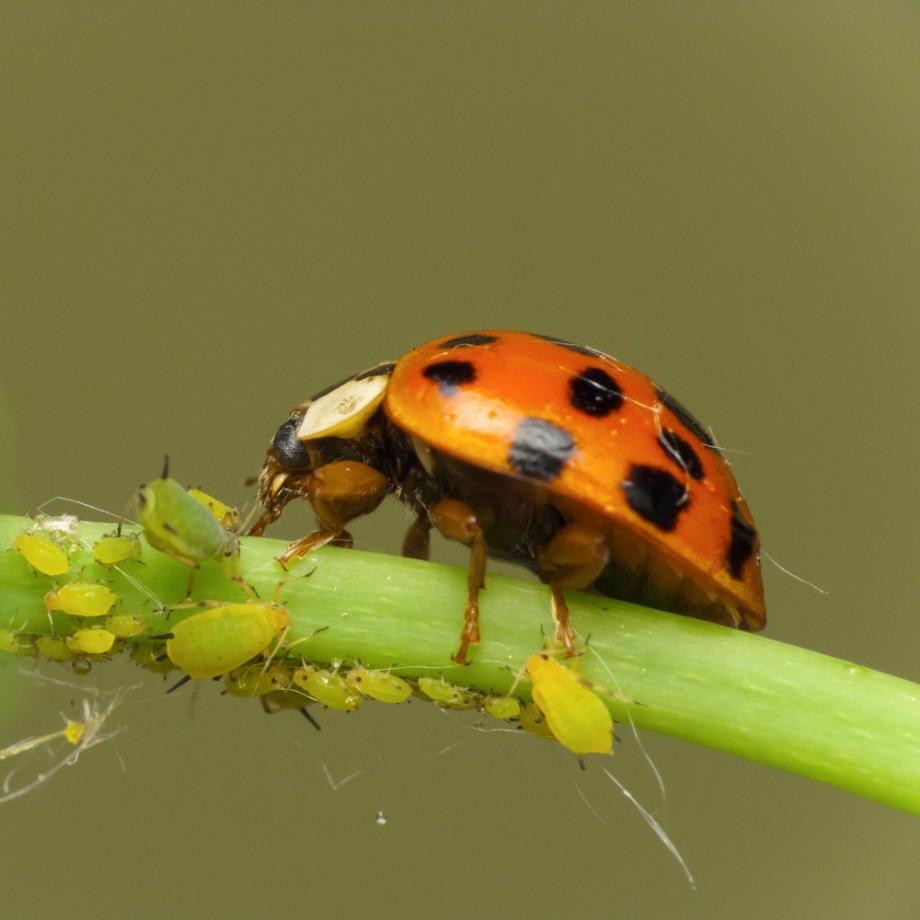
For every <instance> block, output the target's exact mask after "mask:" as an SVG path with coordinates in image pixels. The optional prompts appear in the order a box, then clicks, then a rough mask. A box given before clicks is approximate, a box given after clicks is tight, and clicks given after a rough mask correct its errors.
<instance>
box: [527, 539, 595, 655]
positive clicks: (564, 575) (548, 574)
mask: <svg viewBox="0 0 920 920" xmlns="http://www.w3.org/2000/svg"><path fill="white" fill-rule="evenodd" d="M609 558H610V550H609V549H608V547H607V539H606V537H605V536H604V534H603V533H602V532H601V531H600V530H596V529H595V528H593V527H589V526H586V525H584V524H566V525H565V527H563V528H562V529H561V530H559V531H557V532H556V534H555V536H554V537H553V538H552V539H551V540H550V541H549V542H548V543H544V544H543V546H541V547H540V548H539V549H538V550H537V564H538V565H539V567H540V578H541V579H542V580H543V581H544V582H546V584H548V585H549V588H550V591H552V595H553V602H552V603H553V607H552V612H553V622H554V623H555V624H556V641H557V642H560V643H561V644H562V645H563V646H564V647H565V650H566V655H567V656H571V655H572V654H574V652H575V630H574V629H573V628H572V623H571V620H570V619H569V608H568V605H567V604H566V602H565V596H564V592H566V591H571V590H577V589H578V588H587V587H588V585H590V584H591V583H592V582H593V581H594V580H595V579H596V578H597V577H598V575H600V574H601V572H603V570H604V567H605V566H606V565H607V561H608V559H609Z"/></svg>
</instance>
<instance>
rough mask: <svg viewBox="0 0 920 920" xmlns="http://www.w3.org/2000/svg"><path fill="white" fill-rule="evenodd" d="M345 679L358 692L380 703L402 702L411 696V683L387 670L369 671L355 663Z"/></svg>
mask: <svg viewBox="0 0 920 920" xmlns="http://www.w3.org/2000/svg"><path fill="white" fill-rule="evenodd" d="M345 680H346V681H347V682H348V683H349V685H350V686H352V687H354V688H355V690H357V691H358V692H359V693H361V694H363V695H364V696H369V697H371V699H375V700H377V701H378V702H380V703H402V702H404V701H405V700H407V699H409V697H410V696H412V685H411V684H409V683H407V682H406V681H404V680H403V679H402V678H401V677H397V676H396V675H395V674H390V673H389V672H388V671H369V670H368V669H367V668H365V667H362V666H361V665H355V667H353V668H351V670H349V672H348V674H346V675H345Z"/></svg>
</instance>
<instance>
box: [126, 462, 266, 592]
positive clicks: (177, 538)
mask: <svg viewBox="0 0 920 920" xmlns="http://www.w3.org/2000/svg"><path fill="white" fill-rule="evenodd" d="M137 517H138V521H139V523H140V525H141V526H142V527H143V528H144V536H145V537H146V538H147V542H148V543H149V544H150V545H151V546H152V547H153V548H154V549H158V550H159V551H160V552H161V553H165V554H166V555H167V556H171V557H172V558H173V559H175V560H176V561H177V562H181V563H182V564H183V565H188V566H191V567H192V572H191V574H190V576H189V584H188V589H187V593H188V594H191V590H192V585H193V584H194V576H195V571H196V570H197V569H198V567H199V566H200V565H201V563H202V562H207V561H208V560H211V559H213V560H231V561H234V562H235V566H234V569H233V573H232V576H231V577H234V578H235V580H237V581H239V582H240V583H241V584H242V585H243V587H244V590H245V591H246V593H247V594H250V593H251V591H252V589H251V588H249V586H248V585H246V583H245V582H243V580H242V578H241V577H240V573H239V552H240V544H239V537H238V536H237V534H236V533H234V532H233V531H231V530H227V528H226V527H223V526H222V525H221V523H220V522H219V521H218V520H217V519H216V518H215V516H214V514H212V512H211V510H210V509H209V508H208V507H207V506H206V505H205V504H203V503H202V502H201V501H200V500H199V499H197V498H196V497H195V496H193V495H191V494H190V493H189V491H188V490H187V489H185V488H183V487H182V486H181V485H179V483H178V482H176V481H175V479H170V478H169V458H168V457H167V458H166V462H165V463H164V464H163V474H162V476H161V477H160V478H159V479H155V480H154V481H153V482H150V483H147V484H146V485H142V486H141V487H140V489H139V490H138V493H137Z"/></svg>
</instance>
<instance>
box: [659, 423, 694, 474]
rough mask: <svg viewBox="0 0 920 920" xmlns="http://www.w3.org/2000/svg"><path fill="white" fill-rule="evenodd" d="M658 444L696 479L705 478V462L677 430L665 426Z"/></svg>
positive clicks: (671, 458) (670, 458)
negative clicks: (703, 462)
mask: <svg viewBox="0 0 920 920" xmlns="http://www.w3.org/2000/svg"><path fill="white" fill-rule="evenodd" d="M658 444H659V446H660V447H661V449H662V450H663V451H664V452H665V453H666V454H667V456H668V459H669V460H673V461H674V462H675V463H676V464H677V465H678V466H679V467H680V468H681V469H682V470H686V471H687V472H688V473H689V474H690V475H691V476H692V477H693V478H694V479H696V480H700V479H702V478H703V464H702V461H701V460H700V458H699V456H698V455H697V452H696V451H695V450H694V449H693V448H692V447H691V446H690V444H689V442H687V441H685V440H684V439H683V438H682V437H681V436H680V435H679V434H678V433H677V432H676V431H671V429H670V428H665V430H664V431H662V432H661V434H660V435H658Z"/></svg>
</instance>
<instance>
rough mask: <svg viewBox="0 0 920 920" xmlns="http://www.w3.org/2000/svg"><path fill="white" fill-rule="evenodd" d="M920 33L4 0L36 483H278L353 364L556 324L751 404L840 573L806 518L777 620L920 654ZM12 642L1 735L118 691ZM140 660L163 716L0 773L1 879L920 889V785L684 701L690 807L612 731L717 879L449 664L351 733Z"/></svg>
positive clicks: (106, 672) (308, 890) (792, 6)
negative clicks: (441, 676) (726, 751)
mask: <svg viewBox="0 0 920 920" xmlns="http://www.w3.org/2000/svg"><path fill="white" fill-rule="evenodd" d="M918 48H920V11H918V8H917V6H916V5H915V4H912V3H879V2H875V3H870V2H866V3H837V4H825V3H786V4H784V3H780V4H766V3H750V4H740V3H739V4H735V3H727V2H698V3H676V2H667V3H664V2H662V3H654V2H646V3H636V2H613V0H611V2H605V3H595V2H572V3H561V2H560V3H545V2H527V3H523V2H488V3H484V2H467V3H443V2H412V3H410V2H406V3H391V2H383V3H342V2H306V0H301V2H258V3H257V2H250V3H232V4H231V3H224V4H221V3H172V2H148V3H136V2H127V3H126V2H117V3H116V2H109V3H103V2H85V3H80V4H74V3H69V2H57V3H41V2H36V0H30V2H22V3H15V2H10V0H0V112H2V128H0V131H2V143H0V202H2V203H0V235H2V239H0V258H2V270H0V311H2V326H0V337H2V348H0V362H2V364H0V384H2V388H3V389H5V391H6V399H7V402H8V403H9V408H10V414H11V417H12V419H13V422H14V427H15V447H14V458H13V459H14V465H15V477H14V481H13V482H12V483H8V484H7V486H8V492H9V493H11V494H12V496H13V497H12V498H8V499H7V500H8V501H9V502H11V504H9V505H8V507H7V510H10V511H19V512H25V511H27V510H29V509H32V508H34V507H35V506H36V505H37V504H38V503H39V502H41V501H43V500H44V499H47V498H49V497H51V496H54V495H59V494H63V495H67V496H74V497H78V498H81V499H83V500H85V501H88V502H92V503H93V504H96V505H100V506H102V507H105V508H109V509H112V510H119V509H121V508H123V507H124V505H125V503H126V501H127V500H128V499H129V498H130V496H131V494H132V492H133V490H134V488H135V487H136V485H137V484H138V483H139V482H141V481H143V480H144V479H146V478H149V477H151V476H153V475H155V474H156V472H157V470H158V468H159V465H160V458H161V456H162V454H163V453H164V452H167V451H168V452H169V453H170V454H171V455H172V458H173V466H174V472H175V475H176V476H177V477H178V478H179V479H181V480H183V481H185V482H189V483H195V484H197V483H200V484H203V485H205V486H206V487H207V488H208V489H209V490H211V491H213V492H215V493H216V494H218V495H220V496H222V497H225V498H227V499H231V500H234V501H239V502H243V501H245V500H246V498H247V497H248V496H249V495H250V492H248V491H247V490H246V489H245V488H244V486H243V485H242V483H243V480H244V478H245V477H246V476H247V475H250V474H253V473H255V472H256V471H257V469H258V467H259V464H260V461H261V457H262V454H263V451H264V449H265V446H266V444H267V441H268V439H269V437H270V436H271V434H272V432H273V430H274V428H275V427H276V426H277V424H278V423H279V422H280V421H282V420H283V418H284V417H285V414H286V412H287V410H288V409H289V408H290V406H291V405H292V404H294V403H296V402H299V401H300V400H302V399H303V398H304V397H305V396H307V395H308V394H310V393H311V392H312V391H314V390H317V389H319V388H320V387H322V386H324V385H326V384H327V383H330V382H332V381H334V380H337V379H339V378H341V377H343V376H345V375H347V374H349V373H351V372H352V371H355V370H359V369H362V368H364V367H366V366H369V365H371V364H372V363H374V362H376V361H378V360H380V359H385V358H390V357H394V356H398V355H399V354H400V353H401V352H402V351H405V350H406V349H407V348H409V347H410V346H412V345H415V344H419V343H421V342H422V341H425V340H426V339H428V338H431V337H434V336H444V335H447V334H450V333H456V332H462V331H465V330H470V329H476V328H488V327H498V328H525V329H533V330H537V331H542V332H545V333H549V334H553V335H559V336H563V337H566V338H569V339H573V340H575V341H584V342H587V343H590V344H592V345H594V346H597V347H599V348H602V349H604V350H606V351H609V352H611V353H613V354H615V355H617V356H618V357H620V358H622V359H623V360H625V361H627V362H629V363H632V364H634V365H636V366H637V367H639V368H641V369H643V370H644V371H646V372H647V373H649V374H651V375H652V376H654V377H655V378H656V379H657V380H659V381H660V382H662V383H663V384H664V385H665V386H667V387H668V388H669V389H670V390H672V391H673V392H674V393H676V394H677V395H678V397H679V398H680V399H681V400H682V401H684V402H685V403H687V404H688V405H689V406H690V407H691V409H692V410H693V411H694V412H695V413H696V414H698V415H700V416H701V417H702V418H703V420H704V421H705V422H706V423H707V424H708V425H710V426H712V427H713V429H714V431H715V433H716V435H717V437H718V439H719V441H720V442H721V443H722V444H723V445H725V446H726V447H727V448H729V449H730V451H731V452H730V454H729V456H730V457H731V458H732V462H733V464H734V467H735V470H736V473H737V477H738V479H739V481H740V483H741V485H742V488H743V489H744V491H745V494H746V496H747V498H748V500H749V502H750V505H751V507H752V509H753V511H754V513H755V516H756V518H757V521H758V524H759V527H760V529H761V533H762V537H763V543H764V547H765V549H766V551H767V552H768V553H770V554H771V555H772V556H774V557H776V559H777V560H779V561H780V562H781V563H782V564H783V565H785V566H787V567H788V568H790V569H792V570H793V571H795V572H796V573H798V574H800V575H802V576H803V577H804V578H807V579H808V580H810V581H813V582H815V583H817V584H818V585H820V586H822V587H823V588H825V589H826V590H827V591H828V592H829V593H828V594H826V595H821V594H818V593H816V592H815V591H813V590H811V589H810V588H808V587H805V586H803V585H802V584H800V583H799V582H797V581H795V580H794V579H793V578H792V577H789V576H787V575H785V574H783V573H782V572H780V571H779V570H778V569H777V568H775V567H774V566H773V565H771V564H770V563H769V562H768V561H766V560H765V563H764V564H765V579H766V587H767V599H768V609H769V611H770V622H769V634H770V635H771V636H773V637H774V638H778V639H781V640H785V641H788V642H793V643H797V644H801V645H805V646H808V647H811V648H815V649H820V650H824V651H826V652H828V653H831V654H835V655H840V656H843V657H845V658H850V659H853V660H856V661H859V662H862V663H864V664H867V665H870V666H873V667H876V668H881V669H883V670H886V671H890V672H893V673H895V674H899V675H902V676H904V677H909V678H913V679H920V663H918V651H920V623H918V614H917V596H918V580H917V572H918V568H920V567H918V565H917V560H916V551H917V546H918V540H917V530H916V520H917V516H918V511H920V494H918V492H920V490H918V475H917V460H918V455H920V451H918V447H920V442H918V426H917V411H916V394H917V388H918V373H917V367H916V360H917V359H916V350H917V337H918V332H920V321H918V292H920V258H918V251H920V223H918V222H920V119H918V118H917V112H918V110H920V67H918ZM60 510H63V508H61V509H60ZM404 524H405V516H404V514H403V512H402V511H401V510H400V509H399V508H397V507H395V506H393V507H387V508H384V509H382V510H381V512H380V513H379V514H377V515H374V516H373V519H369V520H368V521H367V522H366V523H362V524H361V525H359V526H358V527H356V528H355V532H356V536H357V540H358V545H359V546H361V547H363V548H368V549H380V550H384V551H393V550H395V549H396V548H397V547H398V542H399V539H400V536H401V531H402V528H403V526H404ZM308 526H309V518H308V516H307V514H306V512H305V510H303V509H300V508H297V509H292V511H291V512H290V513H289V515H288V516H287V517H286V521H285V523H284V525H283V526H279V527H277V528H275V530H274V533H276V534H277V535H289V536H294V535H297V534H299V533H302V532H303V531H304V529H305V528H306V527H308ZM437 553H438V556H437V557H438V558H440V559H450V560H455V561H457V560H462V554H461V553H458V552H455V551H453V550H448V549H446V548H444V547H443V546H442V545H441V544H439V545H438V548H437ZM3 667H4V668H5V669H7V671H8V672H9V671H10V669H12V671H15V667H16V663H13V664H12V665H11V664H10V663H9V662H4V663H3ZM42 671H43V672H44V673H47V674H50V675H51V676H54V677H57V678H61V679H69V680H72V679H73V677H72V675H71V674H70V672H69V670H67V669H66V668H63V667H61V668H52V667H51V666H48V665H46V666H45V667H44V668H43V669H42ZM12 678H13V679H14V681H15V688H16V689H15V691H14V694H15V696H16V697H17V699H16V700H15V701H14V704H16V705H19V706H20V707H21V708H20V712H19V715H18V717H17V718H15V719H14V720H13V721H12V722H7V724H5V725H4V726H3V728H2V737H0V745H2V744H6V743H9V742H10V741H12V740H14V739H16V738H19V737H23V736H25V735H29V734H34V733H40V732H44V731H50V730H53V729H54V728H55V727H57V726H58V725H59V724H60V720H59V715H58V712H59V711H61V710H66V711H69V710H68V707H69V705H70V702H71V700H73V699H77V698H78V697H79V694H77V693H76V691H68V690H65V689H61V688H58V689H54V688H49V687H46V686H44V685H40V684H36V683H35V681H34V680H33V679H31V678H29V677H27V676H21V675H16V674H15V673H13V674H12ZM135 683H136V684H139V685H140V686H139V688H138V689H136V690H134V691H133V693H132V694H131V697H130V702H129V703H127V704H125V705H124V706H123V707H122V708H121V709H120V710H119V712H118V713H117V714H116V716H115V717H114V722H116V723H118V724H121V725H125V726H126V727H127V730H126V731H125V732H124V733H123V734H121V735H120V736H119V737H118V738H117V739H116V740H115V741H114V742H112V743H110V744H108V745H104V746H101V747H98V748H95V749H94V750H92V751H90V752H88V753H87V754H86V756H85V757H84V758H83V759H82V760H81V762H80V763H79V764H78V766H77V767H75V768H73V769H68V770H65V771H64V772H63V773H61V774H59V775H58V776H57V777H56V778H55V779H54V780H53V782H51V783H49V784H47V785H46V786H45V787H44V788H42V789H41V790H39V791H38V792H37V793H36V794H34V795H32V796H30V797H28V798H26V799H23V800H20V801H17V802H14V803H12V804H9V805H6V806H2V807H0V904H2V910H3V912H4V915H8V916H16V917H30V918H31V917H35V918H45V917H53V916H80V917H83V916H85V917H94V918H105V917H116V916H131V917H138V918H148V917H150V918H153V917H161V916H163V915H164V914H165V915H167V916H171V917H175V918H185V917H204V916H223V917H228V918H236V917H251V916H264V915H271V916H278V917H286V916H296V915H300V916H328V915H336V916H349V917H350V916H357V917H372V918H375V920H384V918H388V917H396V916H399V917H446V918H453V917H475V916H478V917H484V918H506V917H526V918H531V920H538V918H544V917H558V916H566V917H576V916H577V917H582V918H602V917H610V916H618V917H655V918H658V917H669V918H670V917H674V918H697V917H699V918H722V917H726V918H730V917H737V916H741V915H743V916H745V917H747V918H751V920H753V918H773V917H783V918H799V917H802V918H805V917H815V916H834V917H836V918H840V920H842V918H859V917H865V916H868V915H872V916H879V917H886V918H887V917H915V916H917V914H918V911H920V882H918V877H917V852H918V845H920V823H918V821H917V819H916V818H913V817H909V816H907V815H903V814H900V813H897V812H894V811H890V810H888V809H886V808H884V807H883V806H880V805H876V804H873V803H870V802H866V801H862V800H860V799H858V798H855V797H853V796H850V795H848V794H845V793H843V792H839V791H837V790H834V789H831V788H827V787H823V786H819V785H817V784H814V783H811V782H808V781H806V780H803V779H799V778H797V777H794V776H791V775H786V774H782V773H779V772H775V771H773V770H769V769H767V768H763V767H760V766H755V765H751V764H748V763H745V762H743V761H740V760H735V759H732V758H730V757H728V756H725V755H721V754H717V753H715V752H711V751H707V750H704V749H700V748H694V747H691V746H688V745H685V744H682V743H677V742H674V741H671V740H669V739H666V738H660V737H655V736H645V737H644V738H643V741H644V743H645V745H646V747H647V749H648V751H649V753H650V755H651V756H652V757H653V758H654V761H655V763H656V765H657V767H658V769H659V770H660V771H661V773H662V775H663V777H664V781H665V783H666V786H667V808H666V812H667V814H666V817H665V816H664V814H663V811H662V805H661V800H660V796H659V795H658V792H657V789H656V786H655V782H654V779H653V776H652V773H651V771H650V768H649V766H648V765H647V763H646V762H645V761H644V760H643V759H642V757H641V756H640V753H639V751H638V748H637V745H636V743H635V739H634V738H632V737H631V736H630V735H629V733H628V732H627V731H625V730H624V731H623V734H624V741H623V744H622V745H621V747H620V748H619V750H618V753H617V757H616V759H615V761H613V762H612V766H613V767H614V768H615V770H616V773H617V775H618V776H619V777H620V778H621V780H622V781H623V782H624V783H626V784H627V785H628V786H629V788H630V789H631V790H632V791H633V792H634V793H635V795H636V796H637V797H638V798H639V799H640V800H641V801H642V802H643V803H644V804H645V805H646V806H648V807H649V808H651V809H653V810H655V811H656V813H658V814H659V816H662V820H664V821H665V823H666V826H667V828H668V830H669V832H670V834H671V835H672V837H673V839H674V841H675V843H676V844H677V845H678V846H679V847H680V849H681V851H682V853H683V855H684V857H685V859H686V860H687V862H688V863H689V864H690V866H691V868H692V869H693V871H694V873H695V874H696V876H697V879H698V882H699V887H698V890H696V891H693V890H691V889H690V888H689V887H688V886H687V884H686V882H685V880H684V878H683V876H682V874H681V871H680V870H679V868H678V867H677V865H676V864H675V863H674V862H673V861H672V859H671V857H670V856H669V855H668V854H667V852H666V851H665V849H664V848H663V847H662V846H661V844H660V843H659V841H658V840H657V839H656V838H655V836H654V834H653V833H652V832H651V831H650V830H649V829H648V828H647V827H646V826H645V824H644V823H643V821H642V819H641V818H640V816H639V815H638V813H637V812H636V810H635V809H634V808H633V807H632V806H631V805H630V803H629V802H628V801H627V800H626V799H625V798H624V797H623V796H622V795H621V794H620V793H619V792H618V791H617V790H616V789H615V788H614V787H613V786H612V785H611V784H610V783H609V782H607V781H606V779H605V778H604V777H603V775H602V773H601V771H600V769H599V764H598V763H597V762H590V763H589V764H588V770H587V771H586V772H582V771H580V770H579V768H578V765H577V763H576V761H575V759H574V758H572V757H570V756H568V755H567V754H566V753H565V752H564V751H562V750H561V749H559V748H557V747H556V746H553V745H549V744H547V743H545V742H542V741H540V740H539V739H535V738H531V737H523V736H521V735H519V734H514V733H492V734H483V733H477V732H475V731H473V730H472V727H474V726H475V725H477V724H478V720H477V719H476V718H461V717H459V716H456V715H446V714H441V713H439V712H437V711H436V710H435V709H434V707H426V706H423V705H415V704H413V705H411V706H401V707H398V708H387V707H382V706H377V707H372V706H370V705H368V706H366V707H365V708H364V709H363V710H362V711H361V712H359V713H357V714H356V715H352V716H349V717H345V716H341V715H338V714H335V713H326V714H324V715H323V716H322V723H323V730H322V732H321V733H319V734H317V733H315V732H313V731H312V730H311V729H310V728H309V727H308V726H307V725H306V723H304V722H303V721H302V720H301V719H300V718H299V717H296V716H294V715H287V714H284V715H279V716H277V717H274V718H266V717H264V716H263V715H262V714H261V712H260V711H259V708H258V706H256V705H254V704H253V705H247V704H245V703H242V702H239V701H236V700H232V701H228V700H222V699H220V698H219V696H218V689H217V687H216V686H214V685H211V684H206V685H204V686H202V687H200V688H199V690H198V692H197V694H196V693H194V692H191V691H183V692H182V693H178V694H175V695H173V696H170V697H168V698H167V697H165V696H164V695H163V690H164V685H163V684H162V682H161V681H160V680H159V679H157V678H155V677H154V676H153V675H149V674H147V673H146V672H143V671H139V670H137V669H134V668H132V667H131V666H129V665H128V664H113V665H110V666H106V667H97V668H96V669H95V671H94V672H93V674H92V676H91V677H90V678H89V684H90V685H96V686H113V685H118V684H135ZM43 765H44V761H43V760H42V759H41V758H38V759H33V760H30V761H29V766H28V769H31V770H33V771H35V770H37V769H40V768H41V767H42V766H43ZM324 770H328V773H329V775H330V776H331V777H332V779H333V780H334V781H335V782H338V781H340V780H342V779H344V778H345V777H347V776H348V775H349V774H351V773H352V772H353V771H355V770H360V771H363V772H362V773H361V774H360V775H359V776H357V777H355V778H353V779H352V780H351V781H350V782H348V783H347V784H345V785H341V786H339V788H337V789H336V788H333V786H334V783H330V782H327V778H326V776H325V773H324ZM580 793H583V795H584V797H585V798H587V800H588V802H589V803H590V804H589V805H587V806H586V804H585V802H584V801H582V798H581V795H580ZM378 810H381V811H382V812H383V813H384V815H385V817H386V820H387V823H386V824H385V825H379V824H378V823H376V821H375V815H376V814H377V812H378ZM592 811H594V812H596V813H597V815H595V814H593V813H592Z"/></svg>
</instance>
